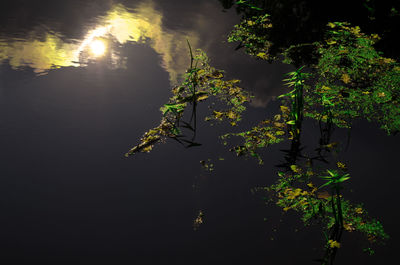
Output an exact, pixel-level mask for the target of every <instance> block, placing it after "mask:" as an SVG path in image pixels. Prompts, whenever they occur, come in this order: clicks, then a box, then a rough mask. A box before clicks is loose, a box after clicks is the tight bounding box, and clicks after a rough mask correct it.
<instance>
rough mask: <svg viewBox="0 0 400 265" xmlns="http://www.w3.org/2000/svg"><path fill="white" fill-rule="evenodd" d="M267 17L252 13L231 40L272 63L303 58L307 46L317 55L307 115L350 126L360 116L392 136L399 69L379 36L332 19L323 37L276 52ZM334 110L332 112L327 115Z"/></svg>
mask: <svg viewBox="0 0 400 265" xmlns="http://www.w3.org/2000/svg"><path fill="white" fill-rule="evenodd" d="M271 28H272V24H271V21H270V20H269V18H268V15H262V16H258V17H252V19H247V20H244V21H243V22H241V23H240V24H239V25H237V26H236V27H235V29H234V30H233V31H232V33H231V35H230V37H229V41H240V42H241V45H243V46H244V47H245V51H246V53H248V54H249V55H251V56H256V57H257V58H260V59H264V60H267V61H272V60H278V59H282V58H284V59H283V62H286V63H294V62H298V61H299V58H298V57H299V54H303V53H304V50H306V51H308V52H309V54H313V56H312V57H313V58H314V60H312V61H310V60H308V63H309V65H307V66H308V67H309V69H310V70H311V72H312V74H310V75H309V76H308V78H307V80H306V82H307V83H308V84H309V85H307V86H306V88H308V89H306V91H305V93H304V105H305V108H304V116H305V117H310V118H314V119H317V120H322V121H324V122H327V119H328V116H329V115H331V117H329V118H330V119H331V120H332V122H333V123H334V124H335V125H337V126H338V127H351V123H352V121H353V120H354V119H355V118H365V119H367V120H369V121H376V122H378V123H379V124H380V125H381V128H383V129H385V130H386V132H387V133H388V134H392V133H394V132H397V131H399V130H400V104H399V103H400V101H399V96H400V89H399V85H400V67H399V64H398V63H397V62H396V61H395V60H393V59H390V58H385V57H383V56H382V55H381V53H379V52H378V51H377V50H376V49H375V48H374V45H375V43H376V42H377V41H378V40H379V39H380V38H379V36H378V35H376V34H371V35H367V34H364V33H362V32H361V30H360V28H359V27H351V26H350V24H349V23H345V22H333V23H328V30H327V32H326V36H325V38H324V40H322V41H319V42H314V43H304V44H300V45H295V46H291V47H289V48H288V49H285V50H282V51H281V53H279V54H274V53H273V54H271V53H270V52H269V51H270V48H271V45H272V43H271V40H270V39H269V31H268V29H271ZM328 114H329V115H328Z"/></svg>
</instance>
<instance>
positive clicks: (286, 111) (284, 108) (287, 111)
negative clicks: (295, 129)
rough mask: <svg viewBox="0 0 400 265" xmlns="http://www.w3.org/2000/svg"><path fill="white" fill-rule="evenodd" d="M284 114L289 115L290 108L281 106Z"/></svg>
mask: <svg viewBox="0 0 400 265" xmlns="http://www.w3.org/2000/svg"><path fill="white" fill-rule="evenodd" d="M281 111H282V113H289V108H288V107H286V106H281Z"/></svg>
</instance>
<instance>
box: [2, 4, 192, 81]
mask: <svg viewBox="0 0 400 265" xmlns="http://www.w3.org/2000/svg"><path fill="white" fill-rule="evenodd" d="M162 18H163V16H162V14H161V13H160V12H159V11H157V10H156V9H155V8H154V5H153V4H152V2H151V1H146V2H145V3H143V4H141V5H140V6H138V7H137V8H135V9H134V10H131V9H127V8H126V7H124V6H123V5H120V4H119V5H115V6H114V7H113V8H112V9H111V10H110V11H109V12H108V13H107V14H106V15H105V16H103V17H100V18H99V19H98V21H97V25H96V26H95V27H93V28H92V29H91V30H88V32H87V34H86V35H85V37H84V38H83V39H82V40H69V41H65V40H64V39H63V38H62V37H61V36H60V35H59V34H57V33H51V32H48V33H46V34H45V37H44V38H41V39H39V38H34V37H33V38H29V39H11V40H10V39H0V48H1V49H0V63H1V62H6V61H7V62H8V63H9V64H10V66H11V67H12V68H13V69H20V68H23V67H27V66H28V67H31V68H33V69H34V71H35V72H36V73H42V74H43V73H47V71H48V70H51V69H57V68H60V67H69V66H73V67H83V66H86V65H87V64H88V62H90V61H95V60H96V59H98V58H100V57H106V56H108V57H109V59H110V60H109V62H110V66H112V68H119V67H123V65H124V64H123V61H124V59H125V58H121V57H120V55H119V52H118V48H119V47H120V46H121V45H122V44H126V43H128V42H133V43H144V42H147V43H148V44H149V45H150V47H152V48H153V49H154V50H155V52H156V53H158V54H159V55H160V57H161V66H162V67H164V68H165V69H166V71H167V72H168V73H169V75H170V81H171V82H172V83H175V82H176V81H177V78H178V76H179V75H180V74H181V73H183V72H184V70H185V69H186V67H187V65H188V63H189V58H188V52H187V44H186V39H189V40H190V42H191V44H192V45H193V46H196V44H197V42H198V39H199V38H198V37H196V34H193V32H175V31H168V30H166V29H164V28H163V25H162ZM30 35H31V36H34V33H32V34H30ZM118 44H119V45H118Z"/></svg>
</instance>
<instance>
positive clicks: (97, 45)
mask: <svg viewBox="0 0 400 265" xmlns="http://www.w3.org/2000/svg"><path fill="white" fill-rule="evenodd" d="M90 50H91V52H92V53H93V55H95V56H101V55H103V54H104V53H105V51H106V45H105V44H104V42H102V41H101V40H94V41H92V42H91V43H90Z"/></svg>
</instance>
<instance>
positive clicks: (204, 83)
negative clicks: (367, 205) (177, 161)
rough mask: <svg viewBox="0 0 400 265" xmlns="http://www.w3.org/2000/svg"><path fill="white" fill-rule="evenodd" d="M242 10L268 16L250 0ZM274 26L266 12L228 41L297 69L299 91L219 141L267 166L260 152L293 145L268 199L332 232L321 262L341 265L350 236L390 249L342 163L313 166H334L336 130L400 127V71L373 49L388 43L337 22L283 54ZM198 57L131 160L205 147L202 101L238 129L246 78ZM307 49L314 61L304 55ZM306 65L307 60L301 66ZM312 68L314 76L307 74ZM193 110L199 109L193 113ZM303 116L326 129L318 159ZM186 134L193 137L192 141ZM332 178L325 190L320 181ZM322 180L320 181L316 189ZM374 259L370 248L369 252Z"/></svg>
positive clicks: (293, 81)
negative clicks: (200, 137)
mask: <svg viewBox="0 0 400 265" xmlns="http://www.w3.org/2000/svg"><path fill="white" fill-rule="evenodd" d="M237 3H238V4H242V5H246V7H247V8H251V9H255V10H257V11H260V10H259V9H258V8H256V6H253V5H252V4H250V3H249V1H239V2H237ZM272 28H273V26H272V21H271V20H270V16H269V15H267V14H262V15H259V16H253V17H251V18H245V19H243V21H242V22H241V23H240V24H238V25H236V26H235V28H234V30H233V31H232V33H231V34H230V36H229V38H228V40H229V41H231V42H233V41H238V42H240V44H239V46H243V47H244V48H245V52H246V53H248V54H249V55H251V56H253V57H255V58H257V59H261V60H266V61H268V62H272V61H277V60H282V61H283V62H284V63H289V64H293V65H295V66H296V67H297V68H296V69H297V70H295V71H293V72H290V73H288V74H287V78H286V79H285V81H286V82H287V83H286V86H287V87H289V88H292V90H291V91H290V92H288V93H285V94H282V95H281V96H279V97H278V99H279V100H281V102H282V104H281V106H280V112H279V113H278V114H276V115H274V116H273V117H272V118H270V119H264V120H263V121H261V122H259V124H258V125H256V126H253V127H252V128H251V129H250V130H246V131H242V132H239V133H226V134H224V135H222V136H221V137H220V138H221V139H222V140H223V144H224V145H226V146H227V145H229V139H230V138H231V137H241V138H242V140H243V143H242V144H239V145H237V146H233V147H232V148H231V149H230V150H231V151H233V152H235V153H236V155H237V156H252V157H256V158H257V159H258V162H259V163H260V164H262V163H263V160H262V157H261V155H260V153H259V150H261V149H263V148H266V147H268V146H270V145H271V144H278V143H281V142H283V141H290V143H291V146H290V149H289V150H286V151H285V152H286V155H285V159H286V162H285V163H284V164H282V165H280V167H281V168H283V170H280V171H278V178H277V180H276V182H275V184H273V185H271V186H269V187H263V188H262V190H264V191H268V192H269V194H270V200H271V201H273V202H274V203H275V204H276V205H278V206H279V207H282V209H283V211H284V212H286V211H289V210H294V211H296V212H300V213H302V221H303V222H304V223H305V224H306V225H311V224H317V225H320V226H321V229H322V234H323V235H324V245H323V248H324V250H325V254H324V256H323V257H322V258H321V259H319V261H320V262H321V264H333V262H334V259H335V256H336V254H337V251H338V249H339V248H340V247H341V238H342V234H343V232H344V231H346V232H353V231H358V232H360V233H363V234H364V235H365V236H366V238H367V240H368V241H369V242H371V243H374V242H383V241H384V240H386V239H388V238H389V236H388V235H387V234H386V233H385V231H384V230H383V226H382V224H381V223H380V222H379V221H377V220H376V219H374V218H372V217H370V216H369V215H368V213H367V211H366V210H365V209H364V207H363V206H362V204H354V203H352V202H350V201H349V200H347V199H345V198H344V197H343V194H342V189H344V187H345V186H344V184H345V182H347V180H349V179H350V173H348V172H347V167H346V165H345V164H344V163H343V162H341V161H337V163H336V165H337V168H334V169H333V168H331V167H327V166H326V165H325V167H321V166H319V167H315V166H314V162H315V161H322V162H328V160H330V159H335V158H334V157H333V158H332V157H330V156H329V152H330V150H333V149H335V147H336V146H337V145H338V144H337V143H334V142H331V134H332V131H333V128H334V127H335V126H336V127H344V128H350V127H351V126H352V122H353V121H354V120H355V119H356V118H364V119H366V120H368V121H375V122H378V123H379V124H380V126H381V128H383V129H384V130H385V131H386V132H387V133H388V134H394V133H396V132H398V131H399V130H400V104H399V96H400V95H399V93H400V91H399V88H400V67H399V65H398V63H397V62H396V61H395V60H393V59H390V58H386V57H383V56H382V54H381V53H379V52H378V51H376V49H375V48H374V45H375V43H376V42H377V41H378V40H379V39H380V38H379V36H378V35H376V34H370V35H367V34H365V33H362V32H361V29H360V28H359V27H352V26H351V25H350V24H349V23H346V22H330V23H328V25H327V30H326V34H325V36H324V37H323V39H321V40H319V41H316V42H313V43H302V44H296V45H292V46H290V47H287V48H285V49H280V50H273V49H272V47H273V44H272V42H271V41H270V39H269V38H270V32H271V29H272ZM188 47H189V53H190V58H191V60H190V67H189V69H188V70H187V72H186V74H185V76H184V81H183V82H182V83H181V85H179V86H177V87H174V88H173V89H172V93H173V96H172V97H171V98H170V100H169V102H168V103H167V104H165V105H164V106H163V107H162V108H161V111H162V119H161V123H160V125H159V126H158V127H156V128H153V129H151V130H149V131H148V132H146V133H145V134H144V136H143V137H142V139H141V141H140V143H139V144H138V145H136V146H134V147H133V148H132V149H131V150H130V151H129V152H128V153H127V154H126V155H127V156H130V155H133V154H135V153H138V152H149V151H150V150H151V149H152V148H153V146H154V145H155V144H156V143H158V142H162V141H165V139H167V138H171V139H174V140H176V141H178V142H179V143H181V144H182V145H184V146H185V147H193V146H199V145H200V143H197V142H195V136H196V127H197V126H196V110H197V104H199V103H202V102H205V101H207V100H209V99H210V98H212V97H214V98H215V99H217V100H219V101H220V102H222V103H224V105H225V106H226V108H224V109H215V107H213V106H215V105H213V106H211V107H210V110H211V113H210V115H209V116H208V117H206V120H207V121H223V120H228V121H229V123H230V124H231V125H232V126H237V125H238V122H239V121H240V120H241V119H242V112H243V111H245V109H246V108H245V104H246V103H248V102H249V101H250V95H249V93H248V92H246V91H245V90H244V89H242V88H240V87H238V86H237V84H238V83H239V82H240V81H239V80H236V79H234V80H228V81H226V80H224V79H223V77H224V72H223V71H222V70H218V69H215V68H213V67H212V66H210V64H209V59H208V57H207V55H206V54H205V53H204V52H203V51H201V50H196V51H195V53H194V54H193V53H192V49H191V46H190V44H189V43H188ZM305 51H309V56H308V59H309V58H312V60H303V58H301V55H302V54H304V52H305ZM299 62H307V63H306V65H304V66H301V67H300V66H299V65H298V63H299ZM305 70H307V72H306V71H305ZM189 106H191V108H189ZM188 110H191V115H190V120H189V121H184V120H183V118H184V117H185V116H184V113H185V112H187V111H188ZM304 118H311V119H314V120H316V121H317V122H318V123H319V125H320V133H321V138H320V141H319V147H318V148H317V149H316V150H315V151H317V155H316V156H315V155H314V154H305V153H304V152H303V151H302V148H301V133H302V124H303V120H304ZM183 130H186V131H190V132H191V133H192V136H191V137H188V136H186V135H185V134H184V133H183ZM201 164H202V166H203V167H204V168H205V169H206V170H208V171H212V170H213V169H214V164H212V163H211V162H210V160H207V161H206V160H202V161H201ZM322 180H323V181H325V182H324V183H321V181H322ZM317 183H320V184H319V185H317ZM202 222H203V212H202V211H201V212H200V213H199V215H198V217H197V218H196V220H195V222H194V228H195V229H197V228H198V226H199V225H200V224H201V223H202ZM367 251H368V252H369V253H373V250H372V249H371V248H367Z"/></svg>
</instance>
